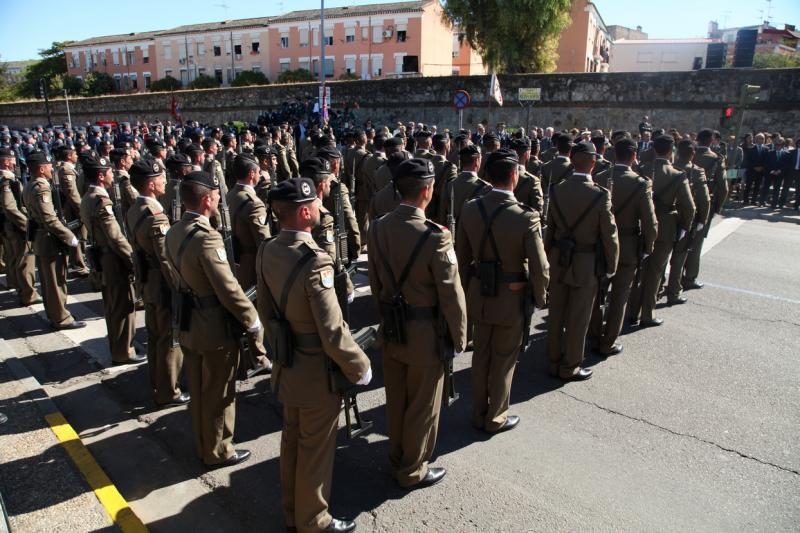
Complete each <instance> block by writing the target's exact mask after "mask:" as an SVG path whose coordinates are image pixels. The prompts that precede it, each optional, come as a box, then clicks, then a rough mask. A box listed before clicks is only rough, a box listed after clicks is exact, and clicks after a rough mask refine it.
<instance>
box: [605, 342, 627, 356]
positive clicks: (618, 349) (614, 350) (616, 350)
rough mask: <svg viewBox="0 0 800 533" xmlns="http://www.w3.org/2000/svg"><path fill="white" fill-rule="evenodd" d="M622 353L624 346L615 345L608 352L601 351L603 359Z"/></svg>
mask: <svg viewBox="0 0 800 533" xmlns="http://www.w3.org/2000/svg"><path fill="white" fill-rule="evenodd" d="M621 353H622V345H621V344H614V345H612V346H611V348H610V349H608V350H605V351H604V350H600V355H602V356H603V357H610V356H612V355H617V354H621Z"/></svg>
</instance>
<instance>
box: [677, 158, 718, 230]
mask: <svg viewBox="0 0 800 533" xmlns="http://www.w3.org/2000/svg"><path fill="white" fill-rule="evenodd" d="M673 166H674V167H675V168H676V169H678V170H681V171H683V172H684V173H685V174H686V175H687V176H688V177H689V188H690V189H691V190H692V200H693V201H694V208H695V212H694V223H695V224H698V223H699V224H705V223H706V222H707V221H708V214H709V212H710V211H711V195H710V194H709V190H708V185H707V182H706V173H705V171H703V169H702V168H700V167H699V166H698V165H697V164H696V163H692V162H691V161H675V164H674V165H673Z"/></svg>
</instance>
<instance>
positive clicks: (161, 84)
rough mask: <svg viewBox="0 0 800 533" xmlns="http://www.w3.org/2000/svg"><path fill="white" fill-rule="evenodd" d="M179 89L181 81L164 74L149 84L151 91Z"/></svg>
mask: <svg viewBox="0 0 800 533" xmlns="http://www.w3.org/2000/svg"><path fill="white" fill-rule="evenodd" d="M180 89H181V82H180V81H179V80H177V79H175V78H173V77H172V76H166V77H164V78H161V79H160V80H156V81H154V82H153V83H151V84H150V91H151V92H159V91H179V90H180Z"/></svg>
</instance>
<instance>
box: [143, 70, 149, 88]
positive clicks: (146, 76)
mask: <svg viewBox="0 0 800 533" xmlns="http://www.w3.org/2000/svg"><path fill="white" fill-rule="evenodd" d="M144 88H145V89H149V88H150V73H149V72H145V73H144Z"/></svg>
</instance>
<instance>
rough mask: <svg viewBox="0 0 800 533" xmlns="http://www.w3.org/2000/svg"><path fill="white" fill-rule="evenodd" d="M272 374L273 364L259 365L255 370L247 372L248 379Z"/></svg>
mask: <svg viewBox="0 0 800 533" xmlns="http://www.w3.org/2000/svg"><path fill="white" fill-rule="evenodd" d="M270 372H272V363H268V364H266V365H258V366H256V367H255V368H251V369H250V370H248V371H247V379H250V378H252V377H253V376H257V375H259V374H269V373H270Z"/></svg>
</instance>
